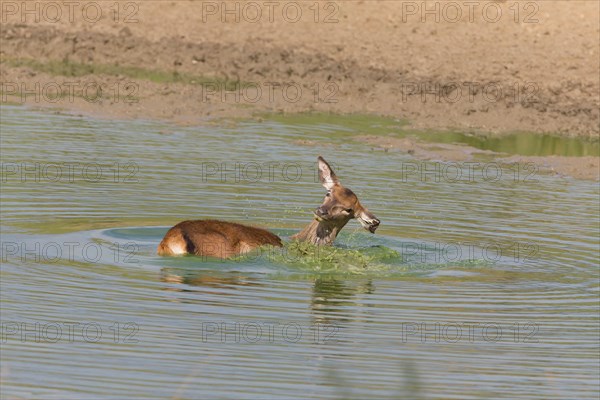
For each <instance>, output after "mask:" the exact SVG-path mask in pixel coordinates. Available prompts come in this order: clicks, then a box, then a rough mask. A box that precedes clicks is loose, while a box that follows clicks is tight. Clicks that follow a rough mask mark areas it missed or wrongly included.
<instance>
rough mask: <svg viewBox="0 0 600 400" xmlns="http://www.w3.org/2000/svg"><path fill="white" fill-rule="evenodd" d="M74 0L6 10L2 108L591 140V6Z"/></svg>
mask: <svg viewBox="0 0 600 400" xmlns="http://www.w3.org/2000/svg"><path fill="white" fill-rule="evenodd" d="M43 3H44V2H42V4H43ZM83 3H90V4H91V3H94V7H99V8H98V9H99V10H100V11H101V18H99V19H98V20H97V21H94V22H90V18H87V19H83V18H80V17H79V18H76V17H74V18H72V20H69V19H66V18H62V19H60V20H59V21H57V22H49V21H48V18H46V19H45V20H44V19H43V18H42V19H41V20H40V21H38V22H34V21H33V20H32V17H31V16H30V15H29V14H23V15H19V13H18V12H15V13H14V14H13V13H10V14H7V15H4V16H3V17H4V19H5V20H6V21H3V22H4V23H3V24H2V25H1V26H0V40H1V41H2V48H1V49H0V79H1V81H2V88H1V89H0V95H1V97H2V101H1V103H2V104H9V103H11V102H12V103H17V104H26V105H30V106H35V107H43V108H55V109H56V108H58V109H64V110H66V111H67V112H74V113H83V114H86V115H91V116H94V117H100V118H117V119H127V118H132V119H156V120H163V121H169V122H172V123H174V124H184V125H194V124H206V123H214V121H215V120H222V119H250V118H257V117H256V115H260V114H265V113H266V114H270V113H275V114H284V115H289V114H292V115H293V114H297V113H323V114H333V115H348V114H360V115H373V116H377V117H389V118H394V119H398V120H401V121H403V123H404V122H406V125H405V126H404V127H405V128H406V129H407V130H413V131H419V132H425V133H424V134H426V132H427V131H437V132H446V131H448V132H450V131H459V132H463V133H467V134H474V135H478V136H491V137H501V136H503V135H507V134H514V133H515V132H531V133H537V134H550V135H558V136H565V137H573V138H581V139H582V140H586V141H591V142H596V141H598V140H599V139H600V76H598V73H597V72H598V71H597V65H600V50H599V47H600V39H598V37H599V36H600V21H598V20H597V19H596V18H593V16H594V15H598V13H599V12H600V4H599V3H597V2H586V1H576V2H566V1H556V2H542V3H539V4H537V3H536V4H537V6H538V8H537V9H536V10H535V18H528V19H525V18H516V16H515V18H512V17H511V18H508V17H509V16H513V14H511V10H514V7H513V6H514V4H512V5H511V4H509V3H507V2H504V1H492V2H490V4H493V5H494V8H497V9H499V10H501V11H502V12H504V14H502V15H503V16H504V17H506V18H503V19H501V20H499V21H496V22H490V21H489V19H488V18H481V16H479V17H477V18H475V17H473V18H470V17H469V16H468V15H467V14H466V13H465V14H464V15H463V16H462V18H459V19H457V20H448V18H441V19H439V21H438V20H434V19H427V18H425V19H423V18H418V15H417V16H414V15H406V14H403V13H402V11H403V10H404V8H403V7H399V6H398V5H397V4H396V3H395V2H391V1H379V2H366V1H360V0H356V1H353V0H350V1H345V2H343V3H342V2H340V3H337V2H320V3H314V4H317V5H319V6H320V7H321V8H322V10H321V11H324V10H328V13H324V12H323V13H322V14H319V15H320V17H319V18H316V14H315V15H314V17H315V18H313V17H311V18H308V16H313V14H312V13H311V10H313V11H314V7H313V8H312V9H309V8H307V7H309V6H312V5H313V3H310V4H308V3H306V4H305V3H302V2H299V3H294V4H298V5H299V6H300V7H301V8H302V7H304V8H306V9H303V12H304V14H302V15H304V18H302V19H300V20H299V21H297V22H291V21H289V18H283V19H282V18H280V17H279V18H277V17H274V18H273V20H272V21H271V20H266V19H264V18H263V19H261V20H259V21H257V22H256V23H250V22H249V21H246V20H244V19H243V18H242V19H239V18H233V17H231V16H229V17H228V16H225V17H222V16H221V17H220V14H219V13H215V14H206V13H205V12H206V10H205V9H203V5H202V3H203V2H197V3H194V2H187V1H186V2H180V1H175V2H172V3H170V5H169V9H168V12H165V11H164V8H162V7H161V4H160V2H143V3H135V7H134V8H133V9H132V10H130V11H135V13H134V14H131V13H130V15H129V17H131V18H125V16H124V15H120V17H119V18H110V16H111V15H113V14H111V10H113V11H114V4H120V5H121V6H123V7H124V6H125V5H129V6H130V5H131V4H134V3H132V2H121V3H118V2H117V3H114V4H113V3H110V4H109V3H95V2H85V1H84V2H83ZM83 3H82V4H83ZM401 3H402V4H404V3H405V2H401ZM48 4H51V3H48ZM52 4H54V3H52ZM211 4H212V3H211ZM240 4H242V5H244V4H246V3H245V2H240ZM248 4H250V3H248ZM252 4H254V3H252ZM410 4H413V3H412V2H411V3H410ZM457 4H458V3H457ZM515 4H517V3H515ZM330 5H333V8H331V7H330ZM413 5H414V4H413ZM129 6H128V7H129ZM217 6H218V4H217ZM111 7H113V8H111ZM240 7H241V6H240ZM510 7H513V8H510ZM40 9H44V7H40ZM203 13H204V14H203ZM65 15H67V14H65ZM191 15H193V16H195V17H194V18H189V16H191ZM325 15H327V16H328V17H327V18H325ZM76 16H77V15H76ZM133 17H135V18H133ZM196 17H198V18H196ZM28 18H29V19H28ZM356 27H360V29H358V30H357V29H356ZM394 145H398V143H396V144H394ZM384 146H385V143H384ZM411 146H413V147H414V146H417V147H419V146H421V147H423V146H422V145H421V144H418V143H417V144H414V143H413V144H411ZM398 148H399V149H400V150H402V149H403V147H402V146H399V147H398ZM409 150H410V149H409ZM402 151H403V150H402ZM407 151H408V150H407ZM431 151H435V150H432V149H431V148H428V149H425V148H423V151H422V152H420V154H421V155H422V156H423V157H425V156H424V154H426V153H427V152H431ZM444 151H445V152H448V151H449V150H448V149H445V150H444ZM417 153H418V152H417ZM438 156H439V155H438ZM427 157H429V156H427ZM440 157H441V156H440ZM451 157H454V156H451ZM566 158H572V157H566ZM596 158H597V157H596ZM547 161H548V160H546V161H542V160H536V162H547ZM554 164H556V168H559V169H562V168H563V167H561V165H562V164H563V162H553V165H554ZM549 165H550V164H549ZM585 165H588V166H585ZM585 165H581V168H584V169H586V170H588V171H589V170H592V169H594V168H595V167H594V165H595V163H594V162H592V163H591V165H592V167H590V166H589V165H590V164H589V163H588V164H585ZM553 168H554V167H553ZM568 171H569V173H568V174H571V175H573V174H577V172H576V168H571V169H568Z"/></svg>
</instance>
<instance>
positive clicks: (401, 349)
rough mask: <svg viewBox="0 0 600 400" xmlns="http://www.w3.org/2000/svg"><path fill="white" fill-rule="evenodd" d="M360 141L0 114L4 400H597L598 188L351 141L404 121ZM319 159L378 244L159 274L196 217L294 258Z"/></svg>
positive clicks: (344, 244) (268, 123) (283, 127)
mask: <svg viewBox="0 0 600 400" xmlns="http://www.w3.org/2000/svg"><path fill="white" fill-rule="evenodd" d="M353 124H354V122H353V121H352V119H350V120H348V119H344V118H341V117H340V118H339V119H338V120H335V119H334V120H330V121H327V122H324V121H321V122H318V123H314V122H311V123H306V122H304V123H303V122H301V121H299V120H296V119H294V118H290V119H289V120H287V121H286V120H284V119H281V118H273V119H265V120H262V121H260V122H257V121H250V122H243V121H241V122H231V123H215V124H207V125H206V126H201V127H179V126H174V125H169V124H163V123H157V122H152V121H109V120H102V119H93V118H89V117H82V116H73V115H62V114H60V113H50V112H41V111H34V110H31V109H27V108H23V107H17V106H6V107H3V108H2V118H1V128H2V154H1V155H2V193H1V201H2V204H1V205H2V225H1V229H2V270H1V296H2V297H1V299H2V370H1V373H2V389H1V390H2V397H3V398H57V399H97V398H114V399H122V398H125V397H127V398H140V399H150V398H235V399H244V398H248V399H268V398H273V399H282V398H297V399H305V398H335V399H339V398H357V399H362V398H427V399H429V398H433V399H449V398H456V399H487V398H511V399H514V398H526V399H564V398H578V399H592V398H597V396H598V380H597V376H598V374H599V366H598V356H599V350H598V348H599V347H598V334H599V329H598V326H599V325H598V324H599V319H598V278H599V274H598V247H599V233H598V232H599V227H600V222H599V217H598V201H599V192H598V185H597V183H593V182H586V181H578V180H573V179H561V178H555V177H550V176H544V175H540V174H537V173H534V174H532V173H531V171H529V172H527V171H526V173H523V170H521V169H518V168H516V167H515V166H512V167H511V166H500V165H496V166H493V167H490V168H488V169H487V170H486V172H485V173H484V166H480V167H477V168H475V169H473V167H472V166H471V167H469V166H468V165H463V164H459V168H460V178H457V176H458V175H456V171H454V170H453V171H448V170H447V169H445V168H444V165H443V164H436V163H423V162H420V161H415V160H414V159H412V158H410V156H409V155H406V154H401V153H391V152H390V153H385V152H379V151H375V150H373V149H371V148H368V147H367V148H366V147H365V146H364V145H363V144H361V143H358V142H354V141H353V140H352V135H353V134H361V133H364V132H365V131H368V132H369V133H374V134H378V133H381V134H390V133H392V134H395V133H397V134H402V132H400V130H401V126H399V127H396V126H395V125H393V124H391V125H386V124H382V123H381V121H380V120H376V119H374V120H373V121H371V122H369V121H365V120H361V122H360V124H357V125H356V129H353V126H355V125H353ZM396 130H398V132H396ZM299 139H300V140H299ZM318 154H321V155H323V156H324V157H325V158H326V159H327V160H329V161H330V162H331V163H332V165H333V167H334V169H335V170H336V172H337V174H338V176H339V177H340V179H341V181H342V182H343V183H344V184H345V185H346V186H348V187H350V188H352V189H353V190H354V191H355V192H356V193H357V195H358V197H359V198H360V199H361V201H362V202H363V203H364V204H365V205H366V206H367V207H369V209H370V210H371V211H372V212H373V213H374V214H376V215H377V217H378V218H379V219H380V220H381V221H382V224H381V226H380V228H379V229H378V231H377V234H376V235H370V234H369V233H368V232H366V231H364V230H362V228H360V226H359V224H358V223H356V222H350V223H349V225H348V226H347V227H346V228H345V230H344V231H343V233H342V235H341V236H340V237H339V238H338V241H337V246H336V248H334V249H332V250H331V251H324V252H322V253H319V254H309V255H307V256H306V257H298V254H297V253H295V252H294V248H293V247H291V246H290V245H289V244H288V245H287V246H286V247H284V249H282V250H278V251H272V250H271V251H269V250H264V251H261V252H260V253H258V254H254V255H251V256H248V257H243V258H240V259H237V260H230V261H222V260H214V259H203V258H198V257H178V258H161V257H157V256H156V255H155V249H156V245H157V244H158V242H159V241H160V239H161V238H162V235H164V233H165V232H166V230H167V229H168V227H169V226H171V225H173V224H175V223H176V222H178V221H180V220H183V219H190V218H219V219H226V220H232V221H238V222H246V223H251V224H255V225H259V226H265V227H268V228H269V229H272V230H274V231H275V232H276V233H278V234H280V235H281V236H282V237H283V238H284V239H287V238H288V237H289V236H290V235H291V234H292V233H294V232H295V231H297V230H298V229H300V228H301V227H302V226H303V225H304V224H306V223H308V222H309V221H310V218H311V210H312V209H314V208H315V207H317V206H318V205H319V204H320V202H321V200H322V197H323V195H324V189H323V188H322V187H321V186H320V185H319V183H318V182H317V179H316V170H315V161H316V156H317V155H318ZM454 165H456V164H454ZM469 168H471V169H470V170H469ZM493 168H495V169H493ZM469 171H470V172H471V173H470V174H469ZM491 171H494V173H493V174H492V172H491ZM498 171H500V173H498ZM450 172H452V174H450Z"/></svg>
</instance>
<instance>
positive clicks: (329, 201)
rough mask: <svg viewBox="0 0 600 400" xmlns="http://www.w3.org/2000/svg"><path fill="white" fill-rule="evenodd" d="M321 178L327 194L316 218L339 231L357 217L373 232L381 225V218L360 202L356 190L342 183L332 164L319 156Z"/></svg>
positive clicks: (317, 211)
mask: <svg viewBox="0 0 600 400" xmlns="http://www.w3.org/2000/svg"><path fill="white" fill-rule="evenodd" d="M317 160H318V163H319V180H320V181H321V184H322V185H323V187H324V188H325V189H327V194H326V195H325V198H324V199H323V204H321V206H320V207H318V208H317V209H316V210H315V211H314V215H315V218H316V219H317V221H319V222H323V223H325V224H326V225H332V226H335V227H337V228H338V229H337V231H339V230H340V229H341V228H342V227H343V226H344V225H346V223H348V221H350V220H351V219H353V218H356V219H357V220H358V222H360V224H361V225H362V226H363V228H365V229H366V230H368V231H369V232H371V233H375V230H376V229H377V227H378V226H379V220H378V219H377V217H375V215H373V214H372V213H371V212H369V210H367V208H366V207H364V206H363V205H362V204H360V201H359V200H358V197H356V195H355V194H354V192H353V191H352V190H350V189H348V188H345V187H344V186H342V184H341V183H340V181H339V179H338V177H337V176H336V174H335V172H333V169H331V166H330V165H329V164H328V163H327V161H325V159H323V157H321V156H319V158H318V159H317Z"/></svg>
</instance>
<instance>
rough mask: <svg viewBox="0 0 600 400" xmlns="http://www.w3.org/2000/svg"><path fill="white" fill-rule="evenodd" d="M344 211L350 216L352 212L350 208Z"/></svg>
mask: <svg viewBox="0 0 600 400" xmlns="http://www.w3.org/2000/svg"><path fill="white" fill-rule="evenodd" d="M344 211H346V212H347V213H348V214H350V213H351V212H352V209H351V208H346V209H345V210H344Z"/></svg>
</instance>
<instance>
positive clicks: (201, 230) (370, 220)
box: [157, 156, 380, 259]
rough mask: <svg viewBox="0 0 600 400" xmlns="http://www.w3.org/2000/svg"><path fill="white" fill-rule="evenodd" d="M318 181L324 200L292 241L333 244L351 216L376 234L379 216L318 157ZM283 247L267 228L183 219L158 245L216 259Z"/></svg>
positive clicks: (163, 252)
mask: <svg viewBox="0 0 600 400" xmlns="http://www.w3.org/2000/svg"><path fill="white" fill-rule="evenodd" d="M317 163H318V168H319V181H320V182H321V185H323V187H324V188H325V189H326V190H327V193H326V194H325V198H324V199H323V203H322V204H321V205H320V206H319V207H318V208H317V209H316V210H314V211H313V216H314V219H313V220H312V221H311V222H310V223H309V224H308V225H307V226H306V227H305V228H304V229H302V230H301V231H300V232H298V233H297V234H295V235H293V236H292V237H291V239H292V240H297V241H302V242H310V243H312V244H315V245H325V246H329V245H332V244H333V242H334V240H335V238H336V237H337V235H338V234H339V232H340V231H341V230H342V228H343V227H344V226H346V224H347V223H348V221H350V220H351V219H356V220H358V222H360V224H361V225H362V227H363V228H365V229H366V230H368V231H369V232H371V233H375V230H376V229H377V227H379V223H380V221H379V219H377V217H375V215H373V214H372V213H371V212H370V211H369V210H368V209H367V208H366V207H364V206H363V205H362V204H361V203H360V201H359V200H358V197H356V194H354V192H353V191H352V190H350V189H348V188H346V187H344V186H342V184H341V183H340V181H339V179H338V177H337V175H336V174H335V172H334V171H333V169H332V168H331V166H330V165H329V164H328V163H327V161H325V159H324V158H323V157H321V156H319V157H318V158H317ZM266 245H270V246H274V247H282V246H283V243H282V241H281V238H280V237H279V236H277V235H275V234H274V233H271V232H269V231H268V230H266V229H262V228H258V227H254V226H248V225H243V224H238V223H235V222H228V221H219V220H212V219H208V220H194V221H191V220H190V221H183V222H180V223H178V224H177V225H175V226H173V227H172V228H171V229H169V230H168V231H167V233H166V234H165V237H164V238H163V239H162V241H161V242H160V244H159V245H158V249H157V253H158V255H160V256H175V255H185V254H193V255H197V256H208V257H216V258H223V259H224V258H230V257H233V256H238V255H243V254H245V253H248V252H250V251H252V250H254V249H255V248H257V247H261V246H266Z"/></svg>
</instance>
